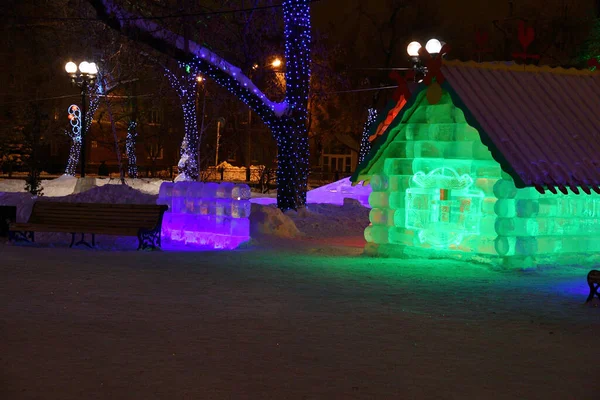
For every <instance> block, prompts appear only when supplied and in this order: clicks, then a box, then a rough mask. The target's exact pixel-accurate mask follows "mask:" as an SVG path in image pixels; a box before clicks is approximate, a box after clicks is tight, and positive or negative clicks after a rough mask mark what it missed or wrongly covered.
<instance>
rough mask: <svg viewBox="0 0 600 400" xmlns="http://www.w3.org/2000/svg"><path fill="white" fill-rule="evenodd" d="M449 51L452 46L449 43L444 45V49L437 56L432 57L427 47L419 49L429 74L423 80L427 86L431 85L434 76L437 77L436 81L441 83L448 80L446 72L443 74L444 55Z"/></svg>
mask: <svg viewBox="0 0 600 400" xmlns="http://www.w3.org/2000/svg"><path fill="white" fill-rule="evenodd" d="M448 52H450V46H449V45H447V44H444V45H443V46H442V49H441V50H440V52H439V53H438V54H437V55H436V56H435V57H431V54H429V52H428V51H427V50H426V49H425V47H421V48H420V49H419V56H420V57H421V60H423V61H425V62H426V64H425V66H426V67H427V75H425V78H423V82H424V83H425V84H426V85H427V86H429V85H431V82H432V81H433V78H435V81H436V82H437V83H438V84H440V85H441V84H442V83H444V82H445V81H446V78H444V74H442V58H443V57H444V54H447V53H448Z"/></svg>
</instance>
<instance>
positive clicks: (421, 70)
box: [406, 39, 443, 82]
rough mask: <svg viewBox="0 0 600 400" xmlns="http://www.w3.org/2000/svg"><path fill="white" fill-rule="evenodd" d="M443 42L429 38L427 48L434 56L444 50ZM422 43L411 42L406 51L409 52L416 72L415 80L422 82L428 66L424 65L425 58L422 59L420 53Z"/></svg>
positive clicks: (412, 66)
mask: <svg viewBox="0 0 600 400" xmlns="http://www.w3.org/2000/svg"><path fill="white" fill-rule="evenodd" d="M442 46H443V43H442V42H440V41H439V40H438V39H429V40H428V41H427V43H426V44H425V50H427V52H428V53H429V54H431V55H432V56H435V55H437V54H439V52H440V51H441V50H442ZM421 47H422V46H421V43H419V42H410V43H409V44H408V46H407V47H406V52H407V53H408V55H409V57H410V61H411V68H412V69H413V70H414V71H415V72H416V74H415V81H416V82H420V80H421V79H423V76H424V75H425V74H426V73H427V67H426V66H425V65H424V63H423V60H421V56H420V55H419V50H421Z"/></svg>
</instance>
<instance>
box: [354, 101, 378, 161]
mask: <svg viewBox="0 0 600 400" xmlns="http://www.w3.org/2000/svg"><path fill="white" fill-rule="evenodd" d="M376 119H377V110H376V109H375V108H369V110H368V115H367V121H366V122H365V126H364V128H363V132H362V136H361V138H360V154H359V155H358V163H359V164H361V163H362V162H363V160H364V159H365V157H366V156H367V154H369V151H371V142H370V141H369V136H370V135H369V133H370V132H371V127H372V126H373V123H375V120H376Z"/></svg>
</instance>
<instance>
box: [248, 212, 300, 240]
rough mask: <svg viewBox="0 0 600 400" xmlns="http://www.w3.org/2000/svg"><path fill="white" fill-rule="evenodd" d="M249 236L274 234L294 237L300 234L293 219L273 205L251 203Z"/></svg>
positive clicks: (282, 236)
mask: <svg viewBox="0 0 600 400" xmlns="http://www.w3.org/2000/svg"><path fill="white" fill-rule="evenodd" d="M250 236H251V237H252V238H257V237H261V236H276V237H281V238H294V237H298V236H301V233H300V231H299V230H298V228H297V227H296V225H295V224H294V221H292V219H291V218H290V217H288V216H287V215H285V214H283V213H282V212H281V210H280V209H279V208H277V207H275V206H273V205H260V204H252V211H251V213H250Z"/></svg>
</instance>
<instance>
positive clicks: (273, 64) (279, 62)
mask: <svg viewBox="0 0 600 400" xmlns="http://www.w3.org/2000/svg"><path fill="white" fill-rule="evenodd" d="M271 65H272V66H273V67H275V68H279V67H281V60H280V59H279V58H276V59H274V60H273V62H272V63H271Z"/></svg>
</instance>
